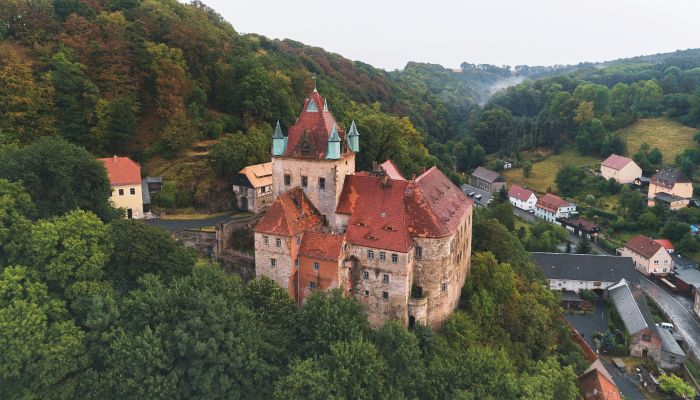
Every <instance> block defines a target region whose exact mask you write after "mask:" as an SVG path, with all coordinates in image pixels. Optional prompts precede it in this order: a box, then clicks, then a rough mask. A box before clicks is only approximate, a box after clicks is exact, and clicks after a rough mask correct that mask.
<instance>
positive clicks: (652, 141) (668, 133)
mask: <svg viewBox="0 0 700 400" xmlns="http://www.w3.org/2000/svg"><path fill="white" fill-rule="evenodd" d="M696 132H697V129H694V128H690V127H687V126H685V125H681V124H679V123H678V122H675V121H671V120H670V119H668V118H648V119H640V120H639V121H637V122H635V123H634V124H632V125H630V126H628V127H626V128H622V129H620V130H618V131H616V133H617V134H618V135H620V136H622V137H623V138H625V141H626V142H627V153H628V154H630V155H632V154H634V153H635V152H636V151H637V150H639V147H640V146H641V145H642V143H649V146H651V147H652V148H654V147H658V148H659V150H661V153H662V154H663V155H664V159H663V162H664V164H669V163H673V161H674V159H675V158H676V154H678V153H680V152H682V151H683V150H685V149H687V148H691V147H695V146H696V144H695V142H694V141H693V135H694V134H695V133H696Z"/></svg>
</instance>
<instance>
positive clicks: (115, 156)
mask: <svg viewBox="0 0 700 400" xmlns="http://www.w3.org/2000/svg"><path fill="white" fill-rule="evenodd" d="M114 163H115V164H116V163H117V155H116V154H115V155H114Z"/></svg>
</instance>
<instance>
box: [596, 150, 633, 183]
mask: <svg viewBox="0 0 700 400" xmlns="http://www.w3.org/2000/svg"><path fill="white" fill-rule="evenodd" d="M600 176H602V177H603V178H605V179H606V180H607V179H611V178H612V179H614V180H616V181H617V182H618V183H634V182H635V179H638V178H641V176H642V169H641V168H640V167H639V165H637V163H636V162H634V161H633V160H632V159H630V158H627V157H623V156H618V155H617V154H611V155H610V157H608V158H606V159H605V161H603V163H602V164H600Z"/></svg>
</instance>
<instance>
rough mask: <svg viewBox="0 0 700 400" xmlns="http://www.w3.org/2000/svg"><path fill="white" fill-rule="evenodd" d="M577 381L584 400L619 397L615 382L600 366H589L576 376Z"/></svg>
mask: <svg viewBox="0 0 700 400" xmlns="http://www.w3.org/2000/svg"><path fill="white" fill-rule="evenodd" d="M598 362H599V361H598ZM606 372H607V371H606ZM578 382H579V385H580V386H581V390H582V391H583V395H584V398H585V399H586V400H620V399H621V396H620V391H619V390H618V389H617V386H616V385H615V383H614V382H613V381H612V379H610V377H609V375H606V374H604V373H603V372H602V371H601V369H600V368H589V369H588V370H587V371H586V372H584V373H583V374H582V375H581V376H580V377H579V378H578Z"/></svg>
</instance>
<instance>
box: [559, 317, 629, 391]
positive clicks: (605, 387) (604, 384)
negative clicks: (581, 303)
mask: <svg viewBox="0 0 700 400" xmlns="http://www.w3.org/2000/svg"><path fill="white" fill-rule="evenodd" d="M571 330H572V335H571V336H572V339H573V340H574V342H576V344H578V345H579V347H580V348H581V351H582V352H583V357H584V358H585V359H586V361H588V362H589V363H590V365H589V366H588V368H587V369H586V370H585V371H584V372H583V373H582V374H581V375H579V377H578V384H579V388H580V389H581V393H582V394H583V397H584V398H585V399H586V400H621V397H620V391H619V390H618V388H617V386H616V385H615V382H614V381H613V378H612V376H610V373H609V372H608V370H607V369H606V368H605V365H603V363H602V362H601V361H600V358H599V357H598V354H597V353H596V352H595V351H593V349H592V348H591V346H590V345H589V344H588V343H587V342H586V341H585V340H584V339H583V337H582V336H581V334H580V333H578V331H577V330H576V329H574V328H573V327H572V328H571Z"/></svg>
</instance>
